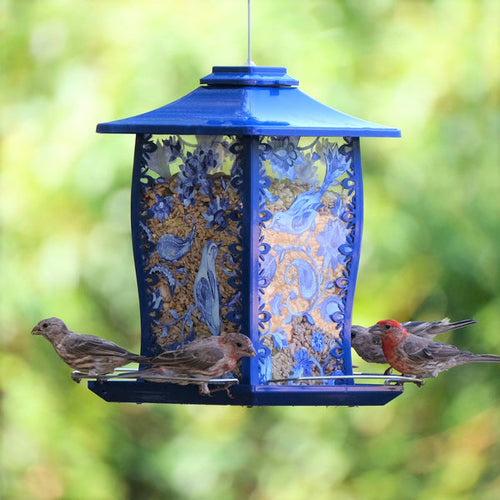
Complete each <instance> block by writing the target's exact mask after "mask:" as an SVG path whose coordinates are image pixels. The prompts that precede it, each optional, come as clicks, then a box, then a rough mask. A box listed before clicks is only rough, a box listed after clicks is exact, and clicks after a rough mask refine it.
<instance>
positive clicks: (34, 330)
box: [31, 325, 40, 335]
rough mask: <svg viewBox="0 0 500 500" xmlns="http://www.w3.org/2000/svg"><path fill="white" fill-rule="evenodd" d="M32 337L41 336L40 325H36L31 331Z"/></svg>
mask: <svg viewBox="0 0 500 500" xmlns="http://www.w3.org/2000/svg"><path fill="white" fill-rule="evenodd" d="M31 335H40V329H39V328H38V325H36V326H35V327H34V328H33V330H31Z"/></svg>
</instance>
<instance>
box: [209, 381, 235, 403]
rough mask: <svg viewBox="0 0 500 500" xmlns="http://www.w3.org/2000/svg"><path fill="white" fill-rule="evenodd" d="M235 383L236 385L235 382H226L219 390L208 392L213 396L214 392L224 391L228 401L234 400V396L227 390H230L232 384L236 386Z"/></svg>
mask: <svg viewBox="0 0 500 500" xmlns="http://www.w3.org/2000/svg"><path fill="white" fill-rule="evenodd" d="M236 383H237V382H232V381H231V382H228V383H227V384H224V385H223V386H222V387H219V388H217V389H212V390H211V391H210V394H213V393H214V392H220V391H226V394H227V396H228V397H229V398H230V399H233V398H234V396H233V395H232V394H231V392H230V390H229V389H230V388H231V387H232V386H233V385H234V384H236Z"/></svg>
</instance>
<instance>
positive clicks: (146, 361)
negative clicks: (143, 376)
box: [129, 354, 152, 364]
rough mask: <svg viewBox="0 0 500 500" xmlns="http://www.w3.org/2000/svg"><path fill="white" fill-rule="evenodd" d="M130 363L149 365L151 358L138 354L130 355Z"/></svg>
mask: <svg viewBox="0 0 500 500" xmlns="http://www.w3.org/2000/svg"><path fill="white" fill-rule="evenodd" d="M129 359H130V361H133V362H134V363H143V364H149V363H150V362H151V359H152V358H149V357H147V356H139V355H138V354H131V355H130V356H129Z"/></svg>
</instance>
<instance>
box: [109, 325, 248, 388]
mask: <svg viewBox="0 0 500 500" xmlns="http://www.w3.org/2000/svg"><path fill="white" fill-rule="evenodd" d="M255 355H256V352H255V349H254V347H253V345H252V342H251V341H250V339H249V338H248V337H247V336H245V335H242V334H241V333H230V334H228V335H224V336H218V335H214V336H210V337H204V338H202V339H197V340H193V341H192V342H190V343H189V344H187V345H185V346H183V347H180V348H179V349H177V350H175V351H165V352H162V353H161V354H159V355H158V356H156V357H154V358H152V359H151V360H149V361H148V364H150V365H151V368H146V369H144V370H140V371H138V372H135V373H134V374H133V377H134V378H140V379H143V380H150V381H156V382H162V381H167V382H174V383H176V384H180V385H187V384H198V385H199V389H200V393H201V394H207V395H209V394H210V390H209V389H208V385H207V382H208V381H209V380H210V379H213V378H219V377H222V375H224V374H225V373H227V372H230V371H231V370H234V368H235V367H236V364H237V363H238V361H239V360H240V359H241V358H242V357H244V356H250V357H252V358H253V357H254V356H255ZM130 376H131V374H130V373H123V374H120V375H119V377H125V378H130ZM170 377H171V378H172V380H171V379H170ZM162 379H164V380H162ZM175 379H182V380H175Z"/></svg>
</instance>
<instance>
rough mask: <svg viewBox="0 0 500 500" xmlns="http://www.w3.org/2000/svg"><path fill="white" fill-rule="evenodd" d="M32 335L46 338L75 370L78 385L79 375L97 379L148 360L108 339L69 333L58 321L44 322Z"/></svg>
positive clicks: (53, 319) (38, 325) (34, 329)
mask: <svg viewBox="0 0 500 500" xmlns="http://www.w3.org/2000/svg"><path fill="white" fill-rule="evenodd" d="M31 333H32V334H33V335H42V336H43V337H45V338H46V339H47V340H48V341H49V342H50V343H51V344H52V347H53V348H54V349H55V351H56V352H57V354H58V355H59V357H60V358H61V359H62V360H63V361H64V362H65V363H66V364H67V365H69V366H70V367H71V368H73V369H74V370H78V372H79V373H78V374H76V375H75V376H74V377H73V379H74V380H76V381H78V382H79V378H78V375H80V374H81V375H86V376H96V377H99V376H100V375H106V374H107V373H112V372H113V371H114V370H115V368H118V367H119V366H123V365H126V364H128V363H131V362H135V363H145V362H147V361H148V358H145V357H144V356H139V355H137V354H133V353H131V352H129V351H127V350H126V349H124V348H123V347H120V346H119V345H117V344H115V343H113V342H110V341H109V340H105V339H102V338H100V337H96V336H94V335H84V334H81V333H75V332H72V331H71V330H70V329H69V328H68V327H67V326H66V325H65V323H64V321H62V320H60V319H59V318H47V319H43V320H42V321H40V322H39V323H38V324H37V325H36V326H35V327H34V328H33V330H32V331H31Z"/></svg>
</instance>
